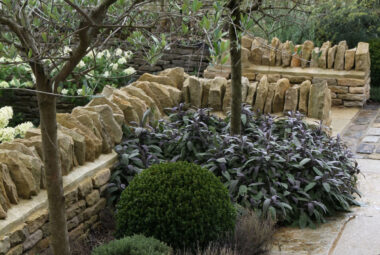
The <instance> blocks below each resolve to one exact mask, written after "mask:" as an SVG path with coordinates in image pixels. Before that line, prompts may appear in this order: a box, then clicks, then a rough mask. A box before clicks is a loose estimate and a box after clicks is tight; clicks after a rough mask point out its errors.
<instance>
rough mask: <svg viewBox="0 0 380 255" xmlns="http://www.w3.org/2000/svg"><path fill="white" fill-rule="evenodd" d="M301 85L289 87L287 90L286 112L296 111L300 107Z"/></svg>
mask: <svg viewBox="0 0 380 255" xmlns="http://www.w3.org/2000/svg"><path fill="white" fill-rule="evenodd" d="M299 89H300V86H299V85H295V86H292V87H290V88H288V90H287V91H286V92H285V104H284V112H295V111H296V110H297V107H298V95H299Z"/></svg>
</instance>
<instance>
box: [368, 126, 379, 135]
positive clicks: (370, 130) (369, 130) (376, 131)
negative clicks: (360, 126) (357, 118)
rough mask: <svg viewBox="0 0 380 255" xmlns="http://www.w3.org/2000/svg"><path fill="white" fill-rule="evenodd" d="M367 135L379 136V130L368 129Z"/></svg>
mask: <svg viewBox="0 0 380 255" xmlns="http://www.w3.org/2000/svg"><path fill="white" fill-rule="evenodd" d="M367 134H368V135H379V136H380V128H370V129H368V132H367Z"/></svg>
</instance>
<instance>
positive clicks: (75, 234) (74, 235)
mask: <svg viewBox="0 0 380 255" xmlns="http://www.w3.org/2000/svg"><path fill="white" fill-rule="evenodd" d="M83 233H84V224H83V223H82V224H80V225H79V226H78V227H76V228H74V229H73V230H71V231H70V232H69V239H70V241H72V242H73V241H75V240H78V238H79V237H80V236H81V235H82V234H83Z"/></svg>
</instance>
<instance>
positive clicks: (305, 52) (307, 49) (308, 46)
mask: <svg viewBox="0 0 380 255" xmlns="http://www.w3.org/2000/svg"><path fill="white" fill-rule="evenodd" d="M313 49H314V43H313V42H312V41H309V40H308V41H305V42H304V43H303V46H302V53H301V58H302V59H301V66H302V68H305V67H307V66H309V62H308V61H310V59H311V54H312V51H313Z"/></svg>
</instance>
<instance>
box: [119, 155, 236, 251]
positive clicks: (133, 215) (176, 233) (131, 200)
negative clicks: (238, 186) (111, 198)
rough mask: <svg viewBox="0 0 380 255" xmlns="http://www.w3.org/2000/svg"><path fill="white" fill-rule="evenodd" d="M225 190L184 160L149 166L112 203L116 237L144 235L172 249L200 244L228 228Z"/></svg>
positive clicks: (232, 215) (231, 221)
mask: <svg viewBox="0 0 380 255" xmlns="http://www.w3.org/2000/svg"><path fill="white" fill-rule="evenodd" d="M235 219H236V212H235V208H234V207H233V205H232V203H231V202H230V199H229V196H228V192H227V189H226V188H225V187H223V185H222V183H221V182H220V180H218V178H217V177H215V176H214V175H213V174H212V173H210V172H209V171H207V169H204V168H201V167H200V166H198V165H195V164H192V163H188V162H176V163H162V164H157V165H153V166H151V167H150V168H148V169H146V170H144V171H143V172H141V173H140V174H139V175H137V176H136V177H135V178H134V179H133V181H132V182H131V183H130V184H129V186H128V187H127V188H126V190H125V191H124V192H123V193H122V195H121V198H120V201H119V203H118V204H117V215H116V220H117V236H118V237H122V236H128V235H132V234H144V235H146V236H153V237H155V238H157V239H159V240H161V241H163V242H166V243H168V244H169V245H171V246H172V247H174V248H183V247H186V248H194V247H196V246H197V245H199V246H201V247H202V246H205V245H207V244H208V243H209V242H210V241H214V240H217V239H218V238H219V237H220V236H221V235H224V234H225V233H227V232H229V231H232V230H233V228H234V225H235Z"/></svg>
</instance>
